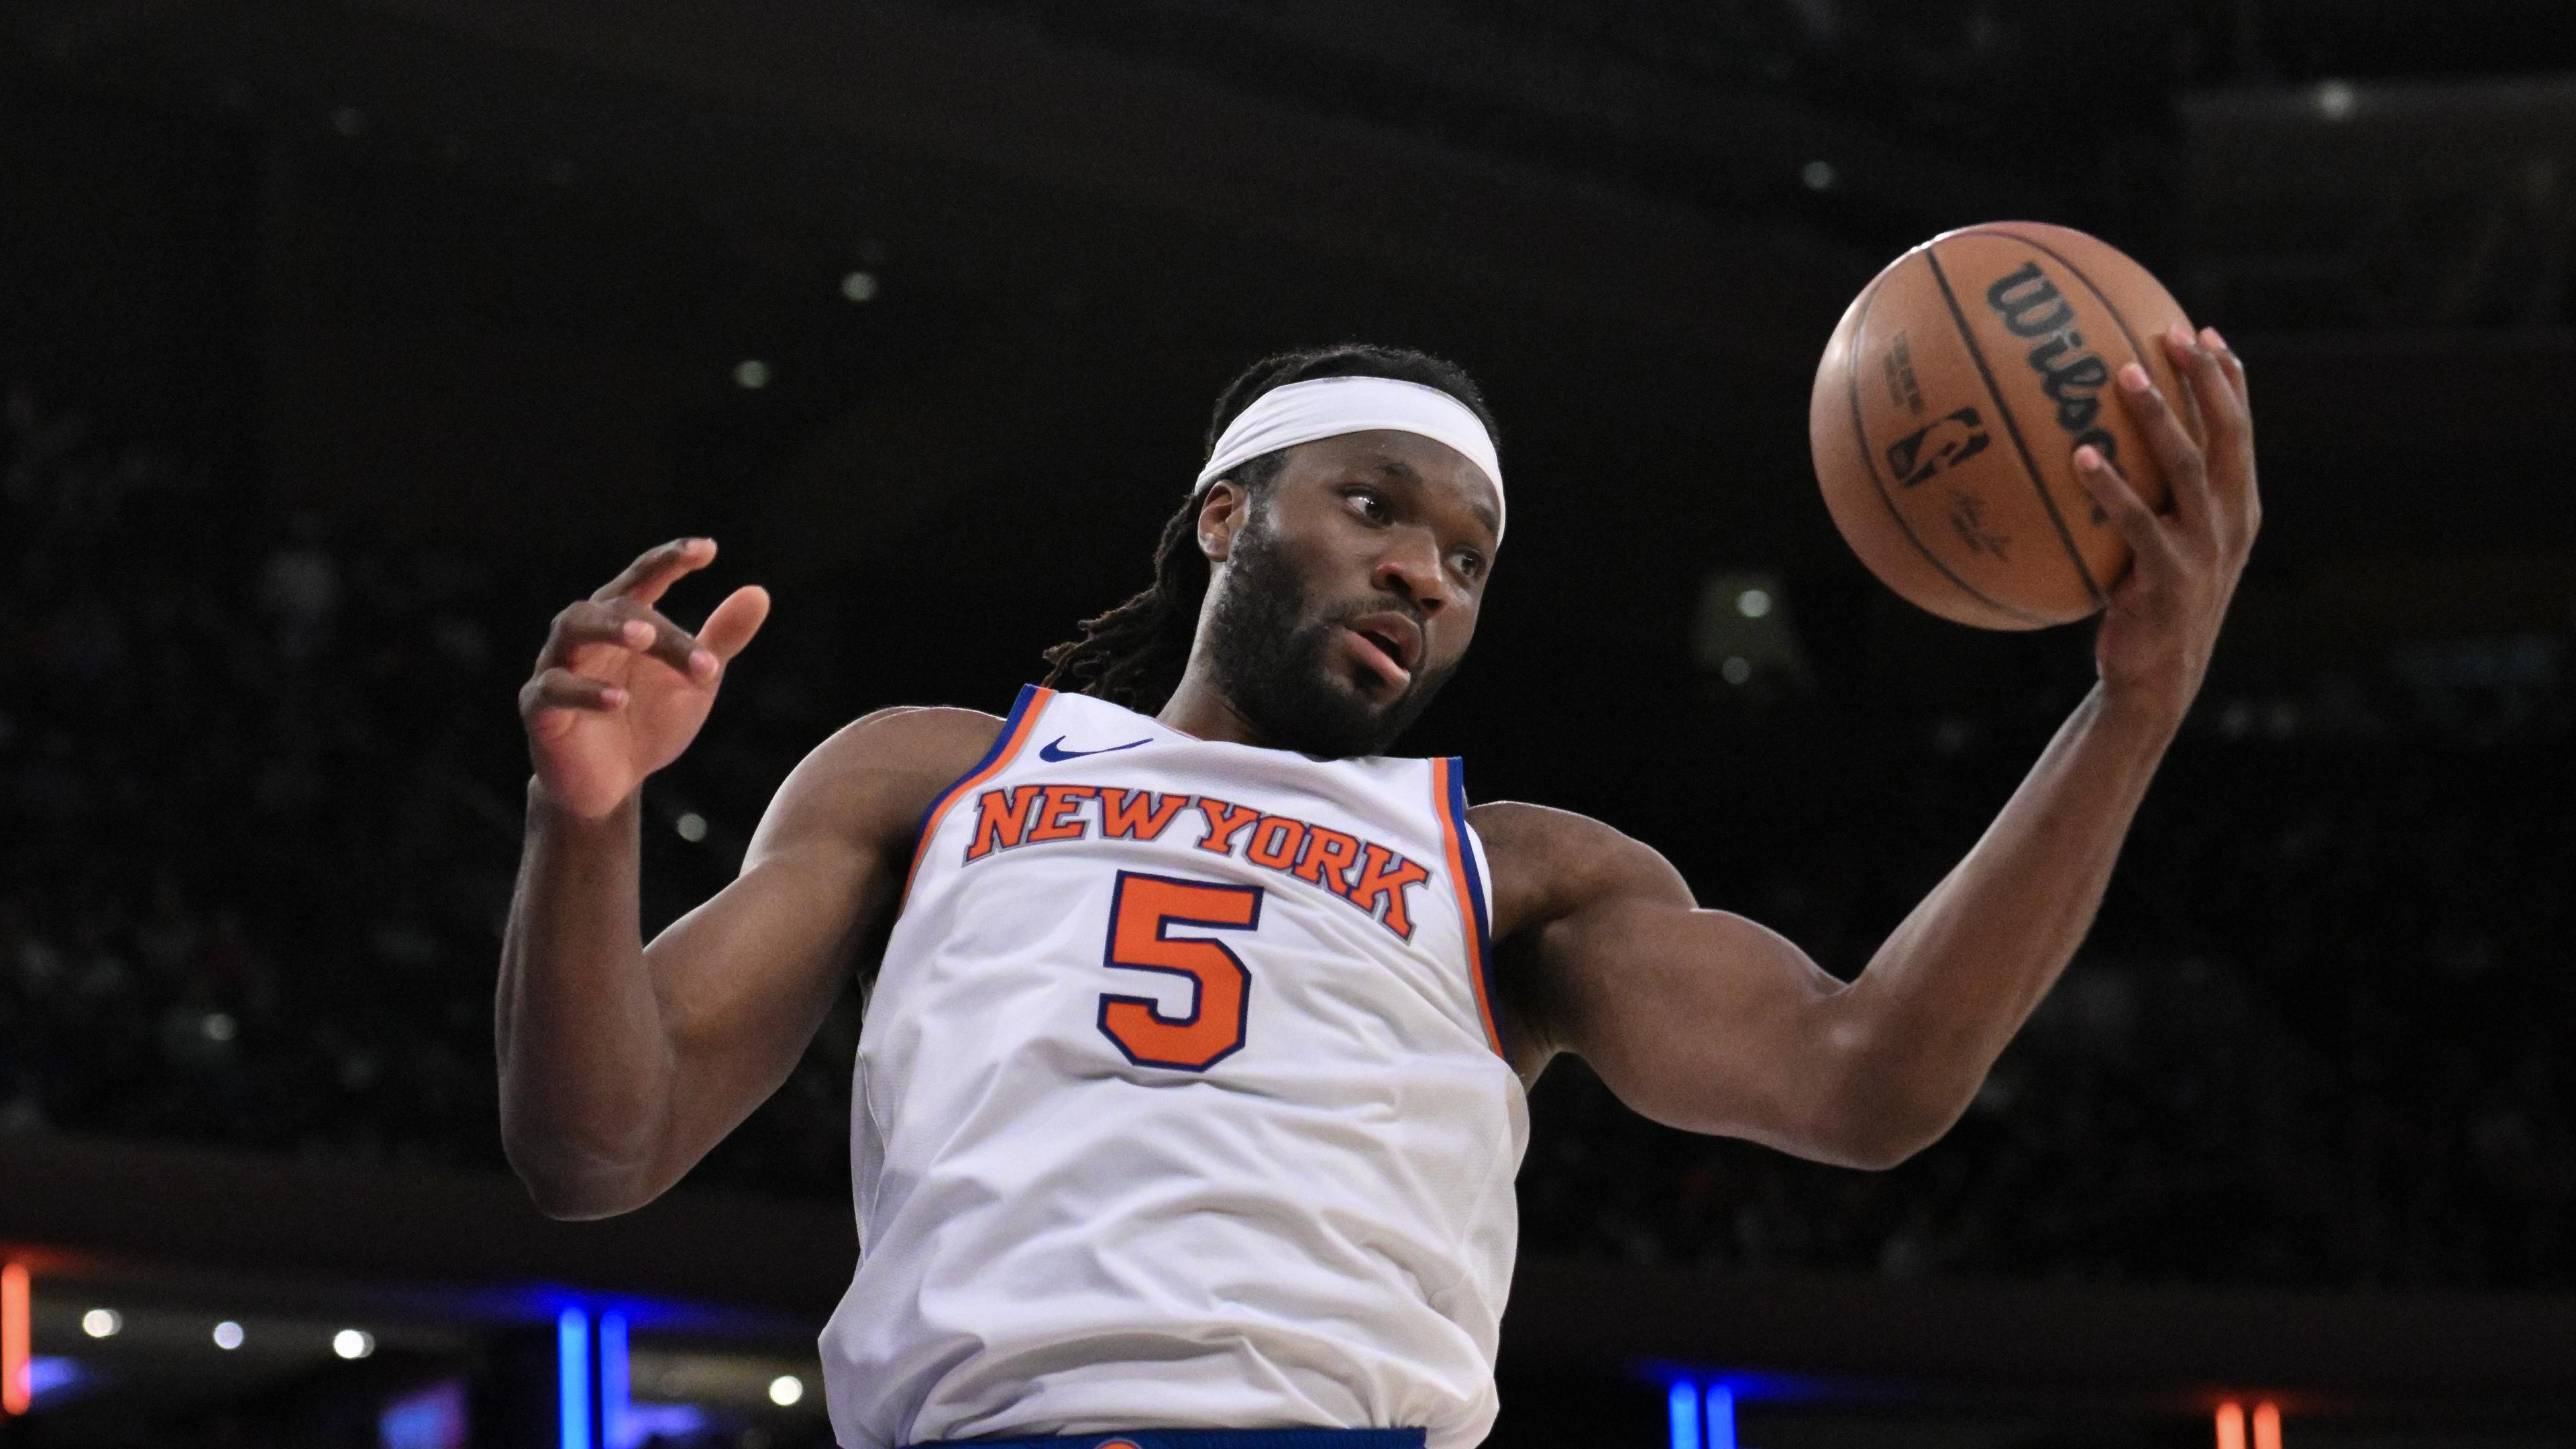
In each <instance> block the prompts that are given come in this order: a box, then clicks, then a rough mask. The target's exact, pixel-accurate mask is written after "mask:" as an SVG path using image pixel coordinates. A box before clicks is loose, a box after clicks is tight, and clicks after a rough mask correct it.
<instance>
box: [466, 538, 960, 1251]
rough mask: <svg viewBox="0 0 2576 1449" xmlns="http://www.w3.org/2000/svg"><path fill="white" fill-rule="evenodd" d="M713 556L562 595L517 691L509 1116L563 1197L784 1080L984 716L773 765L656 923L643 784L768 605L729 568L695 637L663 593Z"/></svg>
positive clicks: (501, 1015) (916, 715)
mask: <svg viewBox="0 0 2576 1449" xmlns="http://www.w3.org/2000/svg"><path fill="white" fill-rule="evenodd" d="M714 555H715V546H714V544H713V543H712V542H710V541H708V540H704V539H683V540H680V541H678V542H675V543H672V544H668V545H665V546H663V547H662V548H658V549H655V550H653V551H652V552H650V553H647V554H645V555H644V556H643V557H642V558H640V559H638V560H636V562H635V564H634V565H633V566H632V567H630V568H629V569H628V570H627V571H626V572H625V573H624V574H622V575H620V576H619V577H618V578H617V579H616V580H615V581H613V582H611V583H610V584H609V585H608V586H607V587H605V588H603V589H601V590H600V591H599V592H598V593H597V594H594V595H592V596H591V598H589V599H588V600H585V601H583V602H581V603H578V604H575V605H573V606H572V607H570V608H568V609H566V610H565V611H564V612H563V613H562V614H560V615H558V616H557V617H556V620H555V623H554V627H553V630H552V631H551V633H550V634H549V637H548V639H547V643H546V648H545V651H544V653H543V654H541V655H540V656H539V658H538V661H537V669H536V673H535V675H534V677H532V678H531V679H530V680H529V681H528V683H527V685H526V686H525V687H524V688H523V689H522V690H521V692H520V713H521V716H522V718H523V719H524V721H525V722H526V725H527V729H528V741H529V754H530V757H531V760H532V762H533V764H534V766H535V774H534V777H533V778H532V779H531V780H530V782H529V785H528V814H527V834H526V840H525V844H524V846H523V849H522V853H521V857H520V866H519V880H518V889H517V892H516V894H515V896H514V897H513V899H512V901H511V907H510V919H509V925H508V928H507V930H506V932H505V935H504V937H503V942H502V953H501V975H500V988H499V991H498V994H497V999H496V1002H495V1037H496V1043H497V1046H498V1054H499V1058H500V1071H501V1138H502V1144H503V1147H504V1149H505V1150H506V1151H507V1153H508V1155H509V1158H510V1163H511V1165H512V1166H513V1167H514V1168H515V1169H517V1171H518V1173H519V1176H520V1178H521V1180H522V1181H524V1182H525V1183H526V1184H527V1186H528V1190H529V1192H530V1194H531V1195H532V1196H533V1197H534V1198H535V1199H536V1201H537V1205H538V1206H539V1207H540V1208H542V1209H543V1210H544V1211H545V1212H547V1213H548V1214H550V1215H552V1216H555V1217H567V1218H591V1217H604V1216H607V1215H609V1214H613V1213H619V1212H625V1211H628V1210H629V1209H632V1208H636V1207H640V1206H642V1205H643V1204H644V1203H647V1202H649V1201H651V1200H652V1199H653V1198H654V1197H656V1196H658V1195H659V1194H660V1193H661V1192H662V1191H663V1190H664V1189H666V1188H668V1187H669V1186H670V1185H671V1184H672V1183H674V1182H676V1181H678V1180H679V1178H680V1177H681V1175H682V1174H684V1173H686V1172H687V1171H688V1170H689V1168H690V1167H691V1166H693V1165H694V1164H695V1163H696V1162H697V1161H698V1159H700V1158H701V1157H703V1156H705V1155H706V1153H707V1151H708V1150H709V1149H710V1148H712V1147H713V1146H714V1145H715V1144H716V1143H717V1142H718V1141H720V1140H722V1139H723V1137H724V1135H725V1134H726V1133H728V1132H730V1131H732V1130H733V1128H734V1127H735V1126H737V1125H738V1124H739V1123H740V1122H741V1121H742V1119H743V1118H744V1117H746V1116H748V1115H750V1113H751V1111H752V1109H753V1108H754V1107H756V1106H758V1105H759V1104H760V1103H761V1102H762V1101H763V1100H764V1099H766V1098H767V1097H768V1096H769V1094H770V1093H772V1092H774V1091H776V1090H777V1088H778V1086H779V1084H780V1083H781V1082H783V1081H785V1080H786V1077H787V1074H788V1072H789V1071H790V1070H791V1069H792V1068H793V1067H794V1066H795V1064H796V1060H797V1057H798V1056H799V1055H800V1054H801V1053H802V1052H803V1050H804V1048H805V1045H806V1043H807V1042H808V1041H810V1040H811V1039H812V1037H813V1034H814V1031H815V1029H816V1027H817V1026H819V1025H820V1024H821V1021H822V1018H823V1015H824V1013H825V1012H826V1011H828V1010H829V1009H830V1007H831V1004H832V1001H833V999H834V997H835V996H836V995H837V994H838V992H839V991H840V989H841V985H842V983H843V982H844V981H845V980H846V979H847V973H848V972H849V971H850V970H852V969H853V967H854V965H855V964H856V960H857V957H858V955H859V953H860V952H861V951H862V950H863V949H865V948H867V947H868V946H870V945H872V944H873V943H874V942H875V941H876V940H877V939H878V937H879V936H880V935H881V933H882V931H883V929H884V927H885V926H886V924H887V923H888V922H889V921H890V919H891V917H892V914H893V911H894V910H895V908H896V906H897V905H898V904H899V896H900V892H901V887H902V872H903V870H904V869H905V867H906V866H907V865H908V864H909V859H908V857H909V854H910V849H911V844H912V832H913V830H914V829H915V827H916V826H917V825H918V823H919V820H920V818H921V815H922V812H923V811H924V810H926V809H927V808H928V807H929V804H930V802H931V801H932V800H933V799H934V798H936V796H937V795H938V793H939V792H940V791H941V790H942V789H944V788H945V787H946V786H947V785H948V784H949V783H950V782H951V781H953V780H955V779H956V778H957V777H958V776H960V775H962V774H964V773H966V771H967V770H969V769H971V768H972V767H973V765H974V763H975V761H976V760H977V759H978V758H979V757H980V756H981V755H982V754H983V753H984V751H985V750H986V749H988V748H989V747H990V745H991V743H992V740H993V736H994V733H995V731H996V730H997V729H998V728H999V725H998V722H997V721H995V720H994V719H993V717H992V716H990V715H983V714H977V713H975V712H973V711H968V710H944V709H942V710H889V711H885V712H882V713H879V714H875V715H870V716H868V717H867V718H865V719H862V720H860V721H858V722H857V723H855V724H852V725H850V726H848V727H847V728H845V729H843V730H842V731H840V732H839V733H838V734H836V735H834V736H833V737H832V738H831V739H829V740H827V741H825V742H824V743H823V744H822V745H821V746H819V747H817V748H816V749H815V751H814V752H813V753H812V754H811V755H809V756H808V757H807V758H806V759H805V761H804V762H803V763H802V764H800V765H798V766H797V768H796V770H795V771H794V772H793V773H791V774H790V775H789V776H788V778H787V781H786V783H784V784H783V785H781V786H780V787H779V790H778V793H777V795H776V796H775V797H774V798H773V799H772V800H771V802H770V807H769V810H768V813H767V814H766V815H765V816H764V817H763V818H762V820H761V823H760V827H759V829H758V830H757V831H756V832H755V833H754V835H753V837H752V842H751V848H750V850H749V852H748V853H747V855H746V856H745V858H744V861H743V867H742V873H741V874H740V875H739V876H738V877H737V878H736V879H735V880H734V881H733V882H732V883H731V884H730V885H728V886H726V887H725V888H724V889H723V890H722V891H720V892H718V893H717V894H716V895H715V896H714V897H712V898H710V899H709V900H708V901H706V902H705V903H704V904H702V905H700V906H699V907H698V908H697V909H695V910H693V911H691V912H689V913H688V914H687V915H686V916H683V917H682V918H681V919H679V920H678V921H675V922H673V923H672V925H671V926H670V927H669V928H668V929H667V930H665V931H663V932H662V933H661V934H660V935H658V936H656V937H655V938H654V939H653V940H652V941H651V942H650V943H649V944H647V943H646V942H645V941H644V940H643V939H642V927H641V919H640V917H641V900H640V889H639V875H640V866H641V838H640V832H641V810H640V805H639V799H640V791H641V787H642V785H643V782H644V779H645V777H646V776H648V775H650V774H651V773H652V772H653V771H655V770H657V769H660V768H662V767H663V766H664V765H667V764H669V763H670V762H671V761H672V760H674V759H676V758H678V757H679V755H680V753H681V751H682V750H684V749H685V748H687V746H688V744H689V742H690V740H692V739H693V738H695V737H696V734H697V731H698V728H699V726H700V725H702V724H703V723H704V722H705V720H706V716H707V711H708V709H709V708H710V707H711V706H712V704H713V702H714V698H715V692H716V689H717V687H718V685H719V684H720V683H721V682H722V678H723V674H724V670H725V666H726V664H727V663H728V662H729V661H730V660H731V659H732V658H733V657H734V656H735V655H736V654H738V653H739V652H740V651H741V650H742V648H743V646H744V645H746V644H748V643H749V642H750V640H751V637H752V635H753V634H754V633H755V632H757V630H758V629H759V627H760V624H761V622H762V620H763V619H764V618H765V617H766V615H767V613H768V596H767V594H765V593H764V592H762V591H761V590H759V589H757V588H744V589H741V590H737V591H736V592H735V593H734V594H732V595H731V596H730V597H728V598H727V599H726V600H725V601H724V602H723V603H722V604H720V605H718V606H717V607H716V610H715V612H714V613H712V614H710V615H709V616H708V618H707V620H706V623H705V625H704V626H703V627H702V628H701V629H700V630H699V632H698V633H697V634H696V635H695V636H694V637H693V636H691V635H690V634H689V633H688V631H686V630H683V629H681V628H679V626H677V625H675V624H673V623H672V622H671V621H670V620H669V619H668V618H666V617H664V616H663V615H662V614H661V613H660V612H659V610H657V609H656V608H655V607H654V605H655V603H656V602H657V601H658V600H659V599H660V597H661V595H662V593H663V591H664V590H666V589H667V588H669V587H670V585H671V584H672V583H673V582H674V581H676V580H677V579H679V578H680V577H681V576H683V575H685V574H687V573H689V572H691V571H693V570H695V569H698V568H702V567H704V566H705V565H706V564H707V563H708V562H709V561H711V560H712V559H713V558H714Z"/></svg>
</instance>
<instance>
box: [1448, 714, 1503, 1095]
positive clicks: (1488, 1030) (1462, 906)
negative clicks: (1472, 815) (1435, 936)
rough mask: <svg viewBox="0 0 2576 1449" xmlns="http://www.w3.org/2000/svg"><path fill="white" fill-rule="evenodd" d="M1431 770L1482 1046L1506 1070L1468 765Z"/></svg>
mask: <svg viewBox="0 0 2576 1449" xmlns="http://www.w3.org/2000/svg"><path fill="white" fill-rule="evenodd" d="M1431 768H1432V773H1433V776H1434V777H1435V778H1434V785H1433V804H1434V808H1436V809H1437V810H1438V811H1439V814H1440V833H1441V835H1442V836H1443V837H1444V842H1443V843H1444V845H1445V847H1446V854H1447V856H1448V858H1449V877H1450V879H1451V880H1453V881H1455V882H1457V886H1458V924H1459V927H1460V934H1461V935H1462V936H1464V937H1465V938H1466V945H1467V974H1468V985H1469V986H1470V987H1472V988H1473V989H1474V991H1475V996H1476V1015H1477V1018H1478V1019H1479V1021H1480V1022H1481V1023H1482V1024H1483V1026H1484V1028H1485V1044H1486V1045H1488V1046H1490V1047H1492V1048H1493V1049H1494V1055H1496V1056H1498V1057H1501V1058H1502V1059H1503V1061H1504V1063H1505V1064H1506V1065H1509V1064H1510V1062H1511V1059H1512V1054H1511V1052H1510V1051H1508V1050H1507V1049H1505V1047H1504V1045H1503V1027H1502V1016H1501V1013H1500V1012H1499V1011H1498V1010H1497V1006H1498V1003H1497V1001H1496V998H1495V995H1494V927H1493V918H1492V915H1491V914H1490V913H1489V912H1488V910H1487V909H1486V905H1485V881H1486V879H1487V862H1486V859H1485V848H1484V843H1483V842H1482V841H1480V840H1478V839H1477V838H1476V831H1475V827H1473V826H1471V825H1469V824H1468V823H1467V763H1466V761H1464V760H1462V759H1459V758H1458V757H1457V756H1455V755H1451V756H1446V757H1443V758H1439V759H1435V760H1433V761H1432V762H1431Z"/></svg>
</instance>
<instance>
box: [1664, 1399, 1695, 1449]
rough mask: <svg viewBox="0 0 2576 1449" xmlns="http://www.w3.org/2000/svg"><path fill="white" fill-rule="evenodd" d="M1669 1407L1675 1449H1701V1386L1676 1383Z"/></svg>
mask: <svg viewBox="0 0 2576 1449" xmlns="http://www.w3.org/2000/svg"><path fill="white" fill-rule="evenodd" d="M1667 1407H1668V1408H1669V1409H1670V1411H1671V1415H1672V1421H1673V1449H1701V1446H1700V1442H1699V1385H1697V1384H1693V1383H1676V1384H1674V1385H1673V1387H1672V1393H1671V1396H1670V1398H1669V1400H1668V1403H1667Z"/></svg>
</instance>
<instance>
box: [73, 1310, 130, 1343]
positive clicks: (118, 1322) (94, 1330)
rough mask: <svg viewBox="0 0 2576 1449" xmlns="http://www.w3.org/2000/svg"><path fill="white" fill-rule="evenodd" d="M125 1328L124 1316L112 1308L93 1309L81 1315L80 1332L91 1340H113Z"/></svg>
mask: <svg viewBox="0 0 2576 1449" xmlns="http://www.w3.org/2000/svg"><path fill="white" fill-rule="evenodd" d="M124 1327H125V1315H124V1314H122V1313H119V1312H117V1311H116V1310H115V1309H113V1308H93V1309H91V1310H90V1311H89V1312H87V1313H84V1314H82V1315H81V1332H83V1333H86V1334H88V1335H89V1336H90V1337H92V1338H114V1337H116V1335H117V1333H118V1331H119V1330H121V1329H123V1328H124Z"/></svg>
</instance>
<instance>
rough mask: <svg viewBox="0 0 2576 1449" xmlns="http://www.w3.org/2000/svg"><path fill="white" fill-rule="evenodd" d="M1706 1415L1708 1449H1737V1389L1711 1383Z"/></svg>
mask: <svg viewBox="0 0 2576 1449" xmlns="http://www.w3.org/2000/svg"><path fill="white" fill-rule="evenodd" d="M1706 1416H1707V1419H1708V1432H1707V1435H1706V1438H1707V1441H1708V1449H1735V1390H1733V1389H1730V1388H1728V1387H1727V1386H1726V1385H1724V1384H1710V1385H1709V1386H1708V1402H1707V1408H1706Z"/></svg>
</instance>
